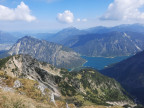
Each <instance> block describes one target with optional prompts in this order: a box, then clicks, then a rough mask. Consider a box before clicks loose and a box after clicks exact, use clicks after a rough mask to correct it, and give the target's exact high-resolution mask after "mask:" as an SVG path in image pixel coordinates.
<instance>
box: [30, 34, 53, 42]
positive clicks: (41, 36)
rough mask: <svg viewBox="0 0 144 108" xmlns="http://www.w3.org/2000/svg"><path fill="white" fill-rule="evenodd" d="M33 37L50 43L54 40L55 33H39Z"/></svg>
mask: <svg viewBox="0 0 144 108" xmlns="http://www.w3.org/2000/svg"><path fill="white" fill-rule="evenodd" d="M32 36H34V37H35V38H37V39H41V40H46V41H49V40H51V39H52V38H53V36H54V34H53V33H37V34H32Z"/></svg>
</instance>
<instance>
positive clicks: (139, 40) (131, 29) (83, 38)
mask: <svg viewBox="0 0 144 108" xmlns="http://www.w3.org/2000/svg"><path fill="white" fill-rule="evenodd" d="M143 29H144V26H143V25H140V24H133V25H120V26H116V27H109V28H108V27H95V28H90V29H87V30H78V29H76V28H67V29H64V30H62V31H60V32H58V33H56V34H55V35H52V36H50V37H49V36H48V39H47V40H48V41H52V42H56V43H59V44H63V45H64V46H68V47H70V48H72V49H73V50H75V51H76V52H78V53H79V54H81V55H84V56H94V57H97V56H103V57H113V56H128V55H133V54H135V53H136V52H139V51H142V50H143V49H144V45H143V44H144V33H143Z"/></svg>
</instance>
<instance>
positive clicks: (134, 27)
mask: <svg viewBox="0 0 144 108" xmlns="http://www.w3.org/2000/svg"><path fill="white" fill-rule="evenodd" d="M85 31H87V32H89V33H108V32H113V31H119V32H127V31H131V32H141V33H144V25H142V24H123V25H118V26H114V27H104V26H97V27H92V28H89V29H85Z"/></svg>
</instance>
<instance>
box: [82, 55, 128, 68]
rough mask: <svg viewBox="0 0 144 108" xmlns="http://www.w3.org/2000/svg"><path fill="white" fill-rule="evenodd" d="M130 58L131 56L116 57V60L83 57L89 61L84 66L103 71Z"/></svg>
mask: <svg viewBox="0 0 144 108" xmlns="http://www.w3.org/2000/svg"><path fill="white" fill-rule="evenodd" d="M128 57H130V56H121V57H114V58H104V57H86V56H82V58H84V59H86V60H87V62H86V63H85V64H84V65H83V66H88V67H92V68H95V69H98V70H101V69H103V68H104V67H105V66H107V65H110V64H114V63H117V62H120V61H122V60H124V59H127V58H128Z"/></svg>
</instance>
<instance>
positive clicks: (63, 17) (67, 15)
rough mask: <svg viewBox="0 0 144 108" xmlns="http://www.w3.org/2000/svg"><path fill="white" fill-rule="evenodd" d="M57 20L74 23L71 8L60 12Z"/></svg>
mask: <svg viewBox="0 0 144 108" xmlns="http://www.w3.org/2000/svg"><path fill="white" fill-rule="evenodd" d="M57 20H58V21H59V22H61V23H72V22H73V21H74V15H73V13H72V12H71V11H70V10H65V11H64V12H63V13H58V15H57Z"/></svg>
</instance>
